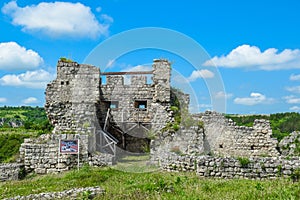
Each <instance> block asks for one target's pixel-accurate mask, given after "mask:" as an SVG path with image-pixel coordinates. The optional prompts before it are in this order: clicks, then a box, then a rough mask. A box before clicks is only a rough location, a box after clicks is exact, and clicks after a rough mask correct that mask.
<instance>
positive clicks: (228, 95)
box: [214, 91, 233, 99]
mask: <svg viewBox="0 0 300 200" xmlns="http://www.w3.org/2000/svg"><path fill="white" fill-rule="evenodd" d="M214 96H215V98H217V99H224V98H225V99H230V98H231V97H232V96H233V94H231V93H225V92H224V91H219V92H217V93H216V94H215V95H214Z"/></svg>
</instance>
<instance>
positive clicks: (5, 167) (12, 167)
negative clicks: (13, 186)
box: [0, 163, 24, 181]
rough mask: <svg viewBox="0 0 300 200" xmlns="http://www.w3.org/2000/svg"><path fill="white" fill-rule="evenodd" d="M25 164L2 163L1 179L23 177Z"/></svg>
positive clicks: (0, 167)
mask: <svg viewBox="0 0 300 200" xmlns="http://www.w3.org/2000/svg"><path fill="white" fill-rule="evenodd" d="M23 169H24V164H21V163H7V164H1V165H0V181H11V180H19V178H22V173H23Z"/></svg>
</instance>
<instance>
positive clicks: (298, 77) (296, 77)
mask: <svg viewBox="0 0 300 200" xmlns="http://www.w3.org/2000/svg"><path fill="white" fill-rule="evenodd" d="M290 80H291V81H300V74H292V75H291V76H290Z"/></svg>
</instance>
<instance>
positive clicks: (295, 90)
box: [286, 86, 300, 93]
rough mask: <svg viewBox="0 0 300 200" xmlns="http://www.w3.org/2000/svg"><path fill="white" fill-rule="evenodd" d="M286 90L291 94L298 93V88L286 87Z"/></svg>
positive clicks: (299, 91) (299, 89) (299, 87)
mask: <svg viewBox="0 0 300 200" xmlns="http://www.w3.org/2000/svg"><path fill="white" fill-rule="evenodd" d="M286 90H287V91H289V92H293V93H300V86H293V87H287V88H286Z"/></svg>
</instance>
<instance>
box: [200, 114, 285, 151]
mask: <svg viewBox="0 0 300 200" xmlns="http://www.w3.org/2000/svg"><path fill="white" fill-rule="evenodd" d="M201 120H202V121H203V122H204V133H205V141H204V142H205V146H206V150H207V151H210V152H211V153H213V154H216V155H222V156H246V157H250V156H255V157H259V156H278V155H279V152H278V151H277V149H276V147H277V143H278V141H277V140H276V139H274V138H272V137H271V135H272V129H271V127H270V123H269V121H267V120H255V121H254V124H253V127H245V126H236V124H235V123H234V122H233V121H232V120H230V119H226V118H225V117H224V116H223V115H222V114H219V113H216V112H206V113H205V114H204V115H203V116H202V118H201Z"/></svg>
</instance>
